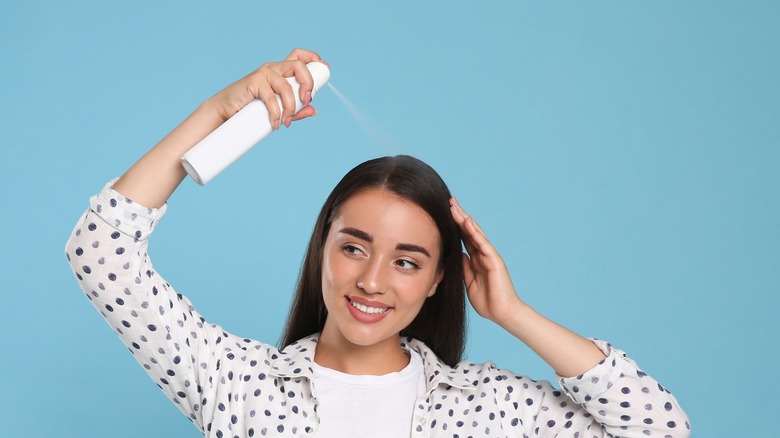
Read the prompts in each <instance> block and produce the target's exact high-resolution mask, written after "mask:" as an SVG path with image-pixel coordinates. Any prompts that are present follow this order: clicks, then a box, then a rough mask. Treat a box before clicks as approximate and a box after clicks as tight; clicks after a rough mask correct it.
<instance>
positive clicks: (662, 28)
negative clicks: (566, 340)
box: [0, 0, 780, 437]
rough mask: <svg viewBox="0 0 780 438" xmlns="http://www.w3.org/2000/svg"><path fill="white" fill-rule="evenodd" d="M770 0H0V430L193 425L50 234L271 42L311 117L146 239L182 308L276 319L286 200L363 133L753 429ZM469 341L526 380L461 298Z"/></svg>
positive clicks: (529, 266)
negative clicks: (300, 84) (308, 81)
mask: <svg viewBox="0 0 780 438" xmlns="http://www.w3.org/2000/svg"><path fill="white" fill-rule="evenodd" d="M778 23H780V6H778V3H777V2H773V1H749V2H733V1H702V0H699V1H668V0H664V1H644V2H641V1H589V2H583V1H555V2H553V1H549V2H541V1H516V2H383V3H379V2H348V1H330V2H298V3H290V2H287V3H284V2H282V3H279V2H275V3H271V2H261V1H230V2H151V1H136V2H121V3H119V2H97V1H95V2H54V1H41V2H13V3H11V2H7V3H6V4H5V5H4V6H3V8H2V13H0V95H2V97H3V105H2V117H0V128H1V129H0V145H2V155H0V157H2V158H0V178H2V181H1V182H2V205H3V214H2V219H0V220H1V221H2V222H1V223H0V224H1V225H2V226H1V229H2V233H3V241H4V245H3V249H2V250H1V251H0V266H2V274H1V275H2V276H3V278H2V283H0V284H2V295H1V297H0V300H2V301H1V302H0V305H1V307H0V309H2V317H1V318H0V324H2V326H1V328H0V336H2V347H3V348H2V353H0V354H1V355H2V360H0V375H1V376H2V378H3V397H2V398H0V418H1V419H2V421H1V422H2V428H3V431H2V433H0V434H2V435H3V436H26V437H54V436H56V437H84V436H88V437H103V436H111V437H140V436H143V437H171V436H177V437H185V436H188V437H196V436H200V434H199V432H198V431H197V430H196V429H195V428H194V427H192V426H191V425H189V424H188V423H189V421H188V420H187V419H186V418H185V417H184V416H183V415H181V414H179V413H178V411H177V410H176V408H175V407H174V406H173V405H172V404H171V403H169V402H168V401H167V400H166V399H165V398H164V396H163V395H162V394H161V393H160V391H159V390H158V389H157V388H156V386H155V385H154V384H153V383H152V382H151V381H150V380H148V378H147V377H146V376H145V374H144V373H143V370H142V369H141V368H140V367H139V366H138V365H137V364H136V363H135V361H134V360H133V359H132V357H131V355H130V354H128V353H127V352H126V351H125V349H124V347H122V345H121V344H120V342H119V341H118V340H117V339H116V337H115V335H114V334H113V333H112V331H111V330H110V329H109V328H108V327H107V326H106V325H105V324H104V323H103V322H102V321H101V319H100V317H99V315H98V314H97V313H96V312H95V311H94V310H93V309H92V307H91V306H90V305H89V303H88V302H87V300H86V299H85V298H84V296H83V294H82V292H81V291H80V290H79V289H78V286H77V284H76V282H75V280H74V279H73V277H72V274H71V272H70V271H69V269H68V266H67V264H66V261H65V257H64V254H63V246H64V243H65V240H66V239H67V237H68V235H69V233H70V231H71V228H72V227H73V224H74V223H75V221H76V219H77V218H78V216H79V215H80V214H81V213H82V211H83V210H84V209H85V208H86V206H87V198H88V197H89V196H90V195H91V194H93V193H95V192H96V191H98V190H99V189H100V188H101V187H102V185H103V184H104V183H105V182H106V181H107V180H108V179H110V178H112V177H115V176H119V175H120V174H121V173H122V172H123V171H124V170H125V169H126V168H127V167H128V166H129V165H130V164H132V163H133V162H134V161H135V159H137V158H138V157H140V156H141V155H142V154H143V153H144V152H145V151H146V150H147V149H149V148H150V147H151V146H153V145H154V144H155V143H156V142H157V141H158V140H159V139H160V138H162V137H163V136H164V135H165V134H166V133H167V132H168V131H169V130H170V129H172V128H173V127H174V126H176V124H177V123H178V122H180V121H181V120H182V119H183V118H184V117H186V115H187V114H188V113H189V112H190V111H191V110H193V109H194V108H195V107H196V106H197V105H198V104H199V103H200V102H201V101H202V100H204V99H205V98H207V97H209V96H210V95H212V94H213V93H215V92H217V91H218V90H219V89H221V88H222V87H224V86H225V85H227V84H228V83H230V82H232V81H233V80H235V79H238V78H239V77H241V76H243V75H244V74H246V73H248V72H249V71H251V70H252V69H253V68H255V67H257V66H259V65H260V64H262V63H263V62H265V61H270V60H278V59H280V58H283V57H284V56H285V55H286V54H287V53H288V52H289V50H290V49H292V48H293V47H296V46H300V47H306V48H311V49H314V50H317V51H318V52H319V53H320V54H321V55H322V56H323V57H324V58H325V59H326V60H328V61H329V62H330V63H331V64H332V66H333V70H332V82H333V84H334V85H336V86H337V87H338V88H339V89H340V90H341V91H342V92H344V93H345V94H346V95H347V96H348V97H349V98H350V99H351V100H352V101H353V102H354V103H355V104H356V105H357V106H358V107H359V108H361V109H362V111H363V112H364V113H365V115H366V117H367V118H368V120H369V121H370V123H369V125H370V126H368V127H367V128H366V126H364V125H362V124H361V123H358V122H357V121H356V119H355V118H354V117H352V116H351V115H350V113H349V112H348V111H347V110H346V109H345V107H344V106H342V105H341V104H340V103H339V101H338V100H337V99H336V97H335V95H334V94H333V92H332V91H330V90H324V91H323V92H322V93H321V94H320V95H319V96H318V98H317V99H316V106H317V108H318V109H319V111H320V115H319V116H317V117H316V118H315V119H312V120H310V121H307V122H305V123H299V124H297V125H296V126H295V127H294V128H293V129H290V130H285V129H282V130H281V132H279V133H275V134H273V136H272V137H269V138H268V139H266V140H265V141H264V142H263V143H262V144H261V145H260V147H258V148H256V149H254V150H253V151H252V152H251V153H250V154H249V155H248V156H246V157H245V158H244V159H242V160H241V161H239V162H238V163H237V164H236V165H235V166H233V167H232V168H230V169H229V170H228V171H227V172H226V173H224V174H222V175H221V176H219V177H218V178H217V179H216V180H215V181H213V182H212V183H211V184H210V185H209V186H207V187H203V188H202V187H199V186H197V185H196V184H195V183H193V182H192V181H189V180H188V181H185V183H184V184H183V186H182V187H181V189H180V190H179V191H178V192H177V193H176V194H175V195H174V197H173V198H172V199H171V201H170V209H169V214H168V216H167V217H166V218H165V220H164V221H163V222H162V224H161V225H160V227H159V228H158V234H157V236H156V238H155V240H154V242H153V243H152V245H151V250H152V252H153V256H154V258H155V262H156V266H157V267H158V269H159V270H160V271H161V272H162V273H163V274H164V275H165V276H166V277H167V279H168V280H169V281H170V282H171V283H172V284H173V285H174V286H176V287H177V289H178V290H179V291H180V292H183V293H185V294H186V295H188V296H189V297H190V298H191V299H192V300H193V302H194V303H195V304H196V305H197V306H198V309H199V311H200V312H201V313H203V314H204V315H205V316H206V317H207V318H208V319H210V320H211V321H214V322H218V323H221V324H222V325H224V326H225V327H226V328H227V329H228V330H230V331H232V332H234V333H238V334H240V335H242V336H246V337H253V338H259V339H262V340H265V341H267V342H271V343H274V342H276V341H277V339H278V337H279V335H280V332H281V328H282V325H283V322H284V320H285V317H286V313H287V308H288V304H289V300H290V296H291V290H292V288H293V285H294V283H295V279H296V275H297V272H298V267H299V263H300V260H301V257H302V255H303V251H304V246H305V243H306V240H307V237H308V235H309V233H310V230H311V226H312V225H313V223H314V219H315V216H316V213H317V211H318V210H319V207H320V205H321V203H322V202H323V201H324V199H325V197H326V195H327V193H328V192H329V191H330V189H331V188H332V186H333V185H334V184H335V183H336V182H337V181H338V179H339V178H340V177H341V176H342V175H343V174H344V173H345V172H346V171H347V170H348V169H350V168H351V167H353V166H354V165H356V164H357V163H359V162H362V161H364V160H366V159H369V158H372V157H375V156H378V155H385V154H388V153H393V154H395V153H409V154H413V155H416V156H418V157H420V158H422V159H424V160H426V161H427V162H429V163H430V164H431V165H433V166H434V168H436V169H437V170H439V171H440V173H441V174H442V176H443V177H444V178H445V180H446V181H447V182H448V184H449V185H450V188H451V189H452V191H453V192H454V193H455V194H456V195H457V196H458V197H459V198H460V199H461V202H462V203H463V204H464V206H466V208H468V209H469V211H470V212H471V213H472V214H473V215H474V216H475V217H476V218H477V219H478V220H479V221H480V222H481V224H482V226H483V228H484V229H485V230H486V231H487V232H488V234H489V236H490V237H491V239H492V240H493V241H494V242H495V244H496V246H497V247H498V249H499V250H500V251H501V253H502V254H503V256H504V258H505V259H506V261H507V263H508V265H509V267H510V269H511V272H512V274H513V277H514V280H515V283H516V285H517V288H518V290H519V292H520V294H521V296H522V297H523V298H524V299H525V300H526V301H527V302H529V303H530V304H532V305H533V306H535V307H536V308H537V309H538V310H540V311H541V312H542V313H544V314H546V315H547V316H549V317H551V318H552V319H554V320H556V321H559V322H561V323H563V324H565V325H567V326H569V327H571V328H572V329H574V330H576V331H578V332H580V333H582V334H584V335H587V336H595V337H600V338H604V339H608V340H610V341H612V342H613V343H614V344H615V345H617V346H619V347H621V348H623V349H624V350H627V351H628V352H629V353H630V354H631V356H632V357H633V358H635V359H636V360H637V361H638V362H639V364H640V366H642V367H643V368H644V369H645V370H646V371H648V372H649V373H651V374H652V375H653V376H654V377H656V378H657V379H658V380H660V381H661V382H662V383H663V384H664V385H666V386H667V387H668V388H670V389H671V391H672V392H673V393H674V394H675V395H676V396H677V398H678V400H679V401H680V402H681V403H682V405H683V407H684V408H685V409H686V411H687V412H688V414H689V416H690V417H691V421H692V424H693V428H694V436H702V437H726V436H729V437H730V436H768V435H772V434H775V433H777V429H778V427H780V426H778V423H777V420H776V418H777V415H776V414H775V404H776V395H775V392H776V391H775V390H774V388H775V386H776V385H777V384H776V382H774V380H773V378H774V377H775V376H776V374H777V369H776V364H777V363H778V358H779V357H778V344H779V342H778V341H780V325H779V324H778V316H777V313H778V310H780V305H779V304H780V300H779V299H778V294H779V293H780V278H779V275H778V272H780V250H778V246H779V245H780V236H779V235H778V234H779V233H778V225H779V224H780V209H779V208H778V201H779V199H778V198H780V196H779V195H780V190H779V189H780V176H778V166H779V165H780V153H779V152H778V146H780V142H779V140H780V135H779V134H780V132H779V130H780V129H779V127H780V123H779V121H780V117H779V116H780V111H778V102H779V101H780V93H779V91H780V81H779V80H778V78H780V68H779V67H780V65H779V64H778V60H780V53H779V52H780V49H778V47H780V44H778V43H780V32H778ZM470 325H471V337H470V342H469V345H468V357H469V358H470V359H471V360H474V361H484V360H488V359H490V360H493V361H495V362H496V363H498V364H499V365H500V366H502V367H506V368H510V369H512V370H514V371H516V372H521V373H524V374H528V375H530V376H533V377H536V378H545V379H550V378H552V371H551V370H549V369H548V368H547V367H546V366H545V364H544V363H542V362H541V360H540V359H538V358H537V357H535V356H534V355H533V354H532V353H531V352H530V351H529V350H528V349H527V348H526V347H524V346H523V345H521V344H520V343H519V342H518V341H515V340H513V339H512V338H511V337H510V336H509V335H507V334H505V333H503V332H502V331H501V330H500V329H499V328H498V327H496V326H494V325H491V324H490V323H488V322H486V321H483V320H480V319H479V317H477V316H476V315H474V314H472V315H471V319H470Z"/></svg>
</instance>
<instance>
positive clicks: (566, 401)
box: [494, 340, 690, 438]
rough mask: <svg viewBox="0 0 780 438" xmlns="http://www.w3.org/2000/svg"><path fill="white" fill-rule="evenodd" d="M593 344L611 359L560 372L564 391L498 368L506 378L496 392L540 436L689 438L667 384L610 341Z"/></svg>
mask: <svg viewBox="0 0 780 438" xmlns="http://www.w3.org/2000/svg"><path fill="white" fill-rule="evenodd" d="M594 343H596V345H597V346H598V347H599V349H601V350H602V352H604V354H606V355H607V357H606V358H605V359H604V360H603V361H601V362H599V363H598V364H597V365H596V366H594V367H593V368H591V369H590V370H588V371H587V372H586V373H585V374H582V375H580V376H575V377H568V378H564V377H561V376H557V378H558V382H559V383H560V385H561V388H562V390H557V389H555V388H553V387H552V385H550V384H549V383H548V382H544V381H539V382H536V381H533V380H530V379H528V378H526V377H519V376H512V375H511V374H509V373H506V372H505V371H502V370H496V371H495V372H497V373H499V375H502V376H503V377H502V378H499V379H498V380H499V381H501V382H503V385H501V386H498V388H497V390H498V394H497V396H498V398H499V400H503V401H504V402H505V403H506V404H507V405H506V406H505V409H507V410H508V411H509V412H512V413H513V415H510V416H508V418H519V419H521V420H524V424H523V426H524V427H523V429H525V430H530V431H531V433H535V434H537V435H538V436H579V437H588V438H590V437H594V438H601V437H643V438H646V437H664V438H666V437H673V438H678V437H680V438H683V437H689V436H690V424H689V422H688V417H687V416H686V415H685V412H683V410H682V409H681V408H680V405H679V404H678V403H677V400H675V398H674V396H672V394H671V393H670V392H669V391H668V390H666V388H664V387H663V386H661V385H660V384H659V383H658V382H657V381H656V380H655V379H653V378H652V377H650V376H649V375H647V374H646V373H644V372H643V371H642V370H640V369H639V368H638V367H637V365H636V363H635V362H634V361H633V360H631V359H630V358H628V357H627V356H626V354H625V353H624V352H623V351H621V350H619V349H617V348H614V347H612V346H611V345H610V344H607V343H606V342H602V341H598V340H594ZM495 380H496V379H494V381H495ZM512 386H515V387H517V386H521V387H522V389H524V390H521V391H516V390H514V389H515V388H513V387H512ZM515 424H517V422H516V423H515ZM505 427H506V426H505Z"/></svg>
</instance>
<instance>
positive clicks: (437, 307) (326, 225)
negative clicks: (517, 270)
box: [282, 155, 466, 366]
mask: <svg viewBox="0 0 780 438" xmlns="http://www.w3.org/2000/svg"><path fill="white" fill-rule="evenodd" d="M366 188H381V189H384V190H387V191H389V192H391V193H393V194H395V195H397V196H400V197H402V198H403V199H406V200H408V201H411V202H413V203H415V204H417V205H418V206H420V207H421V208H422V209H423V210H425V212H426V213H428V215H429V216H430V217H431V218H432V219H433V221H434V222H435V223H436V227H437V228H438V230H439V235H440V237H441V245H442V248H441V259H440V260H439V269H442V270H443V271H444V276H443V278H442V281H441V282H440V283H439V285H438V287H437V289H436V293H435V294H434V295H433V296H432V297H430V298H428V299H427V300H426V301H425V304H423V307H422V308H421V309H420V313H418V314H417V317H415V319H414V320H413V321H412V322H411V324H409V326H408V327H406V328H405V329H404V330H402V331H401V336H410V337H413V338H415V339H418V340H420V341H422V342H424V343H425V344H426V345H427V346H428V347H429V348H430V349H431V350H433V352H434V353H436V355H437V356H438V357H439V358H440V359H441V360H442V361H443V362H445V363H447V364H448V365H451V366H452V365H454V364H455V363H457V362H458V361H459V360H460V358H461V356H462V355H463V348H464V345H465V342H466V307H465V306H466V303H465V292H464V286H463V262H462V258H461V239H460V230H459V229H458V226H457V224H456V223H455V221H454V220H453V219H452V215H451V213H450V206H449V200H450V198H451V195H450V191H449V189H448V188H447V185H446V184H445V183H444V181H443V180H442V179H441V177H440V176H439V174H438V173H436V171H435V170H433V168H431V167H430V166H428V165H427V164H425V163H424V162H422V161H420V160H418V159H417V158H414V157H410V156H408V155H397V156H394V157H383V158H377V159H374V160H369V161H366V162H364V163H362V164H360V165H358V166H357V167H355V168H354V169H352V170H350V171H349V172H348V173H347V174H346V175H345V176H344V178H342V179H341V181H340V182H339V183H338V184H337V185H336V187H335V188H334V189H333V191H332V192H331V193H330V195H329V196H328V199H327V200H326V201H325V204H324V205H323V206H322V210H320V214H319V216H318V217H317V222H316V223H315V224H314V230H313V232H312V235H311V239H310V240H309V245H308V248H307V250H306V256H305V258H304V260H303V265H302V266H301V272H300V276H299V278H298V286H297V288H296V291H295V297H294V301H293V305H292V307H291V309H290V314H289V316H288V318H287V325H286V327H285V331H284V336H283V338H282V347H286V346H288V345H290V344H291V343H293V342H295V341H297V340H298V339H301V338H304V337H306V336H309V335H311V334H314V333H317V332H320V331H322V328H323V327H324V325H325V318H326V316H327V314H328V311H327V309H326V308H325V303H324V302H323V299H322V255H323V246H324V244H325V240H326V238H327V236H328V231H329V230H330V225H331V223H332V221H333V219H334V217H335V216H336V214H337V212H338V208H339V206H341V204H342V203H344V201H346V200H347V199H348V198H349V197H350V196H352V195H354V194H355V193H357V192H358V191H360V190H362V189H366Z"/></svg>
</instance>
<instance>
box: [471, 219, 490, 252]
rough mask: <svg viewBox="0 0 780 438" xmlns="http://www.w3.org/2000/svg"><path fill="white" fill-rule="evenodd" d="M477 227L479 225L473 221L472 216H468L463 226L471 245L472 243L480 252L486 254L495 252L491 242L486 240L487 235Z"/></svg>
mask: <svg viewBox="0 0 780 438" xmlns="http://www.w3.org/2000/svg"><path fill="white" fill-rule="evenodd" d="M478 227H479V225H477V223H476V222H475V221H474V218H472V217H470V218H468V219H467V220H466V223H465V228H466V230H467V232H468V235H469V237H470V240H471V243H472V245H474V246H475V247H476V248H477V250H478V251H479V252H480V253H482V254H485V255H487V256H493V255H495V254H497V253H496V250H495V248H493V244H491V243H490V241H488V239H487V236H485V234H484V233H482V232H480V230H479V228H478Z"/></svg>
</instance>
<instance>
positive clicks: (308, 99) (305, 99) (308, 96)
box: [303, 91, 311, 105]
mask: <svg viewBox="0 0 780 438" xmlns="http://www.w3.org/2000/svg"><path fill="white" fill-rule="evenodd" d="M303 102H304V103H305V104H306V105H308V104H310V103H311V91H307V92H306V94H304V95H303Z"/></svg>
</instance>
